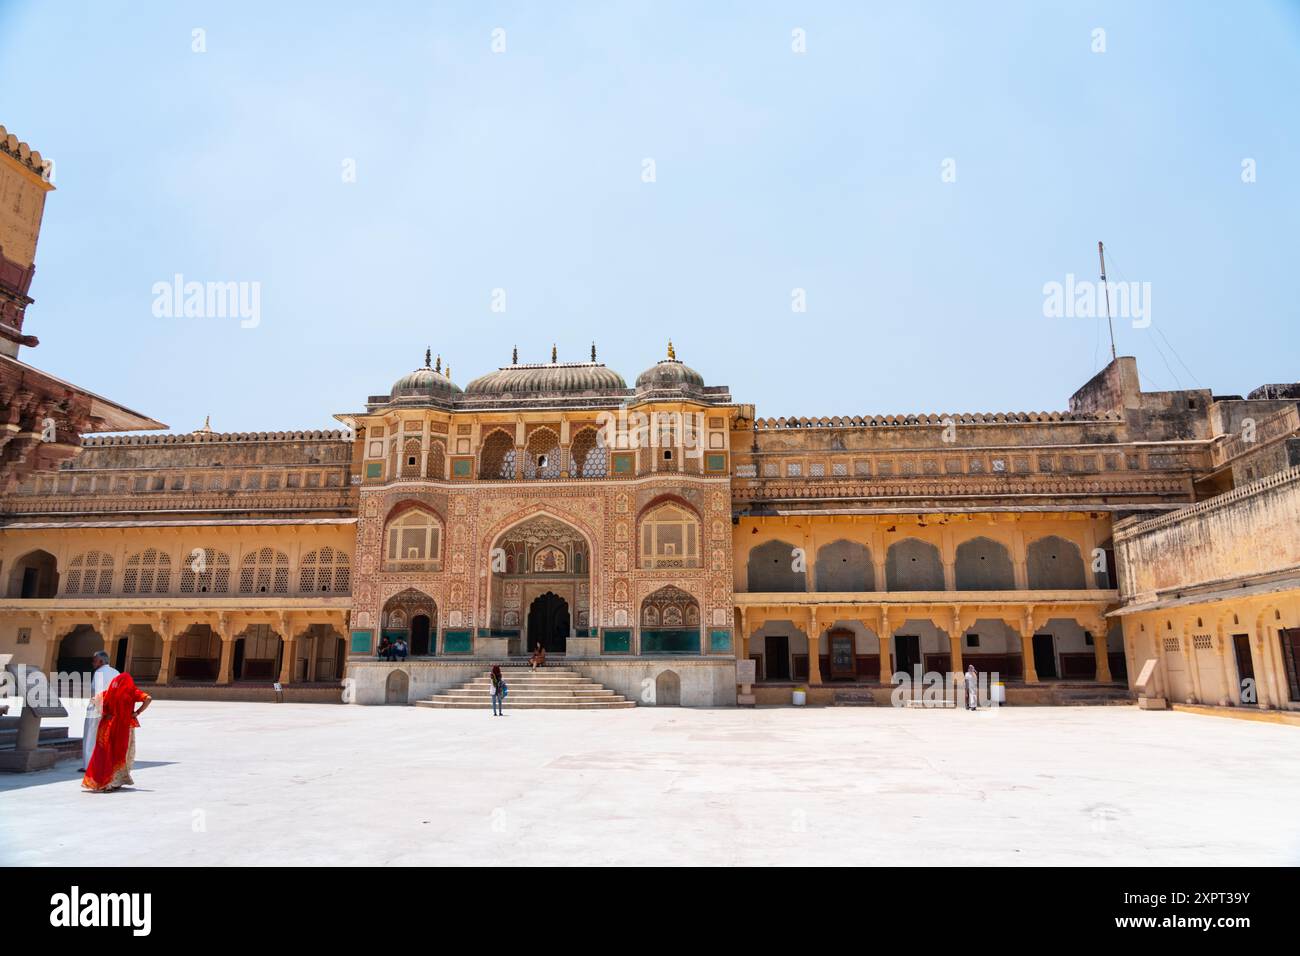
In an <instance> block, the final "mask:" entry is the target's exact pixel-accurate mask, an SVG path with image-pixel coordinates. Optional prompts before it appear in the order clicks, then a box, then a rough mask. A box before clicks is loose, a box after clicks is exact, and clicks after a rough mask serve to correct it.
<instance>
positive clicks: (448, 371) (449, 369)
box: [447, 362, 451, 382]
mask: <svg viewBox="0 0 1300 956" xmlns="http://www.w3.org/2000/svg"><path fill="white" fill-rule="evenodd" d="M447 381H449V382H450V381H451V363H450V362H448V363H447Z"/></svg>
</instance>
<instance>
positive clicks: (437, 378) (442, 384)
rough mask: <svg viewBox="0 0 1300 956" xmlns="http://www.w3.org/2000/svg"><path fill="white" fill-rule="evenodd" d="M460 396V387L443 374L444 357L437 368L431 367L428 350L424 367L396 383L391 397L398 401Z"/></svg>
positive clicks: (440, 357)
mask: <svg viewBox="0 0 1300 956" xmlns="http://www.w3.org/2000/svg"><path fill="white" fill-rule="evenodd" d="M459 394H461V389H460V386H459V385H457V384H456V383H455V382H453V381H452V380H451V379H450V378H448V377H447V376H446V375H444V374H443V371H442V356H441V355H439V356H438V365H437V367H436V368H434V367H430V365H429V352H428V350H426V351H425V353H424V367H423V368H417V369H416V370H415V371H414V372H409V373H408V374H406V375H403V376H402V377H401V378H399V379H398V380H397V381H396V382H394V383H393V388H392V391H391V392H389V397H390V398H392V399H394V400H396V399H399V398H431V397H434V396H447V395H459Z"/></svg>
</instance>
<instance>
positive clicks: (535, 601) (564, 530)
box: [488, 512, 595, 655]
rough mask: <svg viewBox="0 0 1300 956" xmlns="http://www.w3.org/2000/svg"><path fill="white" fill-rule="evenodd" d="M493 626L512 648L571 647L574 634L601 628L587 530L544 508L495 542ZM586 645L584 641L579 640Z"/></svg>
mask: <svg viewBox="0 0 1300 956" xmlns="http://www.w3.org/2000/svg"><path fill="white" fill-rule="evenodd" d="M489 560H490V562H491V567H490V570H491V575H492V577H491V585H490V587H491V590H490V598H489V608H490V610H489V617H488V626H489V628H490V631H491V635H492V636H493V637H495V638H505V639H506V647H507V653H509V654H511V655H528V654H531V653H532V652H533V649H534V647H535V646H536V645H537V644H538V643H540V644H541V645H542V647H544V648H545V649H546V651H547V653H550V654H564V653H567V652H568V646H569V638H570V637H573V638H587V637H589V636H591V635H592V634H594V633H595V631H594V629H593V622H592V619H591V604H592V596H591V587H592V585H591V564H592V562H591V546H590V543H589V541H588V540H587V538H586V536H585V535H583V533H582V532H581V531H579V530H578V529H577V528H575V527H574V526H573V525H571V524H569V523H568V522H567V521H564V520H562V519H560V518H558V517H555V516H554V515H551V514H548V513H545V512H540V513H538V514H535V515H532V516H531V517H529V518H525V519H524V520H522V521H520V522H519V523H518V524H515V525H513V526H511V527H510V528H508V529H507V530H505V531H503V532H502V533H501V534H500V536H499V537H498V538H497V539H496V541H494V542H493V543H492V547H491V548H490V552H489ZM575 646H580V645H575Z"/></svg>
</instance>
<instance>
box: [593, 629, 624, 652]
mask: <svg viewBox="0 0 1300 956" xmlns="http://www.w3.org/2000/svg"><path fill="white" fill-rule="evenodd" d="M600 650H601V653H602V654H630V653H631V652H632V632H631V631H611V630H605V631H604V632H603V633H602V634H601V646H600Z"/></svg>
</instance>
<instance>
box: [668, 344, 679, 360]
mask: <svg viewBox="0 0 1300 956" xmlns="http://www.w3.org/2000/svg"><path fill="white" fill-rule="evenodd" d="M668 361H670V362H676V361H677V352H676V351H675V350H674V349H673V340H672V339H669V340H668Z"/></svg>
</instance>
